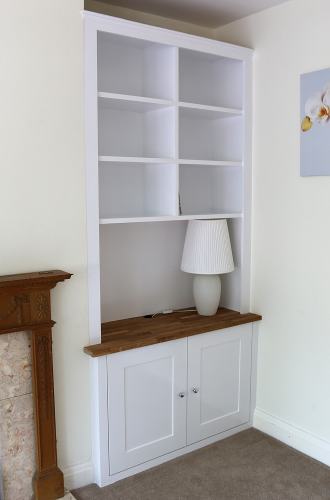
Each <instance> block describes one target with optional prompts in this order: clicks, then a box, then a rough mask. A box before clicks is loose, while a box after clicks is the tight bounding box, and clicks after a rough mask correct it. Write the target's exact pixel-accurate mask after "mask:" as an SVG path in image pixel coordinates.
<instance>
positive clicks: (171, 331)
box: [84, 308, 262, 358]
mask: <svg viewBox="0 0 330 500" xmlns="http://www.w3.org/2000/svg"><path fill="white" fill-rule="evenodd" d="M261 319H262V318H261V316H259V314H253V313H247V314H240V313H239V312H237V311H232V310H230V309H225V308H220V309H219V311H218V312H217V314H216V315H214V316H200V315H199V314H197V313H196V312H187V311H180V312H174V313H172V314H168V315H164V314H161V315H159V316H155V317H154V318H146V317H144V316H142V317H139V318H129V319H122V320H119V321H110V322H109V323H103V324H102V341H101V343H100V344H95V345H89V346H86V347H85V348H84V352H85V353H86V354H89V355H90V356H92V357H93V358H95V357H98V356H105V355H106V354H113V353H115V352H120V351H127V350H129V349H136V348H137V347H145V346H148V345H152V344H159V343H161V342H167V341H170V340H176V339H180V338H184V337H190V336H192V335H198V334H200V333H206V332H211V331H213V330H221V329H223V328H229V327H231V326H238V325H243V324H245V323H252V322H254V321H260V320H261Z"/></svg>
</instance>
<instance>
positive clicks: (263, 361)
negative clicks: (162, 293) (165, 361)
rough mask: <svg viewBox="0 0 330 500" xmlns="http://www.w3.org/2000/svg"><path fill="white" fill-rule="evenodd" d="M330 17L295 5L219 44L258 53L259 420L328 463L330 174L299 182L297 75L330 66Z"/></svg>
mask: <svg viewBox="0 0 330 500" xmlns="http://www.w3.org/2000/svg"><path fill="white" fill-rule="evenodd" d="M329 19H330V2H329V0H293V1H290V2H287V3H284V4H282V5H281V6H278V7H275V8H273V9H269V10H266V11H264V12H262V13H259V14H256V15H253V16H250V17H248V18H245V19H243V20H241V21H238V22H235V23H232V24H230V25H227V26H226V27H224V28H221V29H219V31H218V39H220V40H223V41H228V42H232V43H237V44H241V45H246V46H249V47H252V48H255V49H256V54H255V70H254V79H255V80H254V82H255V83H254V144H253V148H254V161H253V168H254V201H253V252H252V253H253V271H252V280H253V293H252V296H253V310H254V311H257V312H259V313H261V314H262V315H263V321H262V323H261V324H260V341H259V367H258V395H257V407H258V410H259V411H258V412H257V415H258V418H257V423H258V424H259V425H264V429H266V430H268V431H269V430H271V428H272V425H273V424H274V425H275V427H276V426H278V427H281V425H282V430H281V429H277V431H276V429H275V430H274V429H273V432H274V434H276V432H277V435H278V436H279V437H281V438H282V439H286V440H287V442H291V443H292V444H293V445H296V444H297V443H295V442H294V441H295V439H296V438H297V432H298V431H297V429H296V428H297V427H298V428H300V429H301V430H303V431H306V433H302V434H301V436H300V437H301V438H302V439H307V440H310V443H311V442H312V441H313V439H314V444H316V442H318V444H320V445H322V443H323V445H324V447H325V449H326V450H327V460H328V462H329V464H330V424H329V422H330V420H329V416H330V398H329V380H330V307H329V301H330V259H329V252H330V231H329V227H330V224H329V219H330V177H319V178H318V177H314V178H312V177H307V178H301V177H300V176H299V138H300V130H299V125H300V123H299V122H300V116H299V75H300V74H301V73H304V72H309V71H313V70H317V69H321V68H326V67H330V57H329V54H330V37H329ZM329 141H330V131H329ZM329 161H330V158H329ZM264 412H266V413H264ZM269 415H270V416H273V417H275V419H274V420H272V418H271V417H269ZM267 418H268V424H269V425H268V424H267V422H266V423H265V421H266V420H267ZM278 419H280V420H278ZM262 420H264V422H262ZM283 421H284V422H283ZM281 422H282V423H281ZM266 424H267V425H268V427H267V425H266ZM287 424H289V426H287ZM291 426H293V427H291ZM291 431H292V432H291ZM290 433H291V437H292V436H293V438H292V439H291V438H290V436H289V434H290ZM292 433H293V434H292ZM295 433H296V434H295ZM294 434H295V435H294ZM315 437H319V438H321V439H322V440H324V441H322V443H321V442H320V441H317V440H315ZM290 439H291V440H290ZM297 439H298V438H297ZM298 440H299V439H298ZM301 448H302V449H303V447H301ZM305 450H306V451H308V449H307V448H305ZM315 456H317V454H316V455H315ZM318 457H319V456H318ZM325 461H326V460H325Z"/></svg>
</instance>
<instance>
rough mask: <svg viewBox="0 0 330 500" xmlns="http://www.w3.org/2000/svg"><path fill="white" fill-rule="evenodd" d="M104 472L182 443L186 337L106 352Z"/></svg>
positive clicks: (125, 466)
mask: <svg viewBox="0 0 330 500" xmlns="http://www.w3.org/2000/svg"><path fill="white" fill-rule="evenodd" d="M108 380H109V382H108V387H109V396H108V402H109V439H110V443H109V450H110V473H111V474H115V473H117V472H120V471H122V470H125V469H128V468H129V467H133V466H134V465H137V464H140V463H143V462H146V461H148V460H152V459H153V458H156V457H159V456H161V455H164V454H166V453H170V452H171V451H174V450H177V449H178V448H182V447H183V446H185V445H186V413H187V405H186V387H187V340H186V339H180V340H176V341H174V342H165V343H164V344H158V345H153V346H149V347H144V348H141V349H133V350H131V351H125V352H122V353H117V354H112V355H110V356H108Z"/></svg>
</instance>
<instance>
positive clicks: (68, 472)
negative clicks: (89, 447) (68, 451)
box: [63, 462, 93, 499]
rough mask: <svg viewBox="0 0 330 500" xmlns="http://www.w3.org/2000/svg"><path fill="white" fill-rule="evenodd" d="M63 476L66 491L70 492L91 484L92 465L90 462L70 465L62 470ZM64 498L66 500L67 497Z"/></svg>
mask: <svg viewBox="0 0 330 500" xmlns="http://www.w3.org/2000/svg"><path fill="white" fill-rule="evenodd" d="M63 474H64V485H65V488H66V489H68V490H69V491H70V490H75V489H76V488H82V487H83V486H87V485H88V484H91V483H92V482H93V465H92V463H91V462H86V463H83V464H78V465H71V466H69V467H66V468H64V469H63ZM64 498H65V499H66V498H67V497H66V496H65V497H64ZM69 498H70V497H69Z"/></svg>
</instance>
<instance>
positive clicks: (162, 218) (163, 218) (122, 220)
mask: <svg viewBox="0 0 330 500" xmlns="http://www.w3.org/2000/svg"><path fill="white" fill-rule="evenodd" d="M240 218H242V213H217V214H187V215H159V216H150V217H112V218H108V219H100V224H101V225H104V224H129V223H135V222H171V221H184V220H193V219H240Z"/></svg>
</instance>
